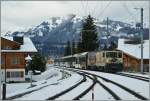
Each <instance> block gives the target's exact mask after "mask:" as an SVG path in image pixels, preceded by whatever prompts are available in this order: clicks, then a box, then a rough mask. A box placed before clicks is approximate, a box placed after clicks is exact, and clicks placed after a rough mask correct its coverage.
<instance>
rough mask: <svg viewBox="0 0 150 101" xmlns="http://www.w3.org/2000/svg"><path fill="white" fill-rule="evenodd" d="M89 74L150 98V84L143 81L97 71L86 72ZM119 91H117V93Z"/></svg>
mask: <svg viewBox="0 0 150 101" xmlns="http://www.w3.org/2000/svg"><path fill="white" fill-rule="evenodd" d="M86 72H89V73H93V74H96V75H99V76H102V77H104V78H107V79H110V80H112V81H114V82H117V83H119V84H121V85H123V86H125V87H127V88H130V89H131V90H133V91H135V92H137V93H139V94H141V95H143V96H145V97H147V98H149V83H148V82H144V81H141V80H137V79H133V78H129V77H125V76H119V75H115V74H110V73H103V72H96V71H86ZM117 90H119V89H116V92H117Z"/></svg>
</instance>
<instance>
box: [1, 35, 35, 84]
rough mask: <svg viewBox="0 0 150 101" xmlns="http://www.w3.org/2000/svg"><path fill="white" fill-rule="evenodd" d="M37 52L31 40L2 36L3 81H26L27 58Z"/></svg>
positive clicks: (21, 37)
mask: <svg viewBox="0 0 150 101" xmlns="http://www.w3.org/2000/svg"><path fill="white" fill-rule="evenodd" d="M35 52H37V50H36V48H35V46H34V44H33V43H32V41H31V39H30V38H28V37H23V36H13V37H12V36H1V69H2V81H4V79H5V69H6V81H7V82H8V81H25V67H26V61H25V57H27V56H28V55H32V54H33V53H35Z"/></svg>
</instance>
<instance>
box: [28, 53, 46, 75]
mask: <svg viewBox="0 0 150 101" xmlns="http://www.w3.org/2000/svg"><path fill="white" fill-rule="evenodd" d="M45 69H46V60H45V58H44V56H42V55H41V54H39V53H36V54H34V55H33V56H32V61H31V62H30V64H29V70H32V71H33V73H35V70H39V71H41V72H44V71H45Z"/></svg>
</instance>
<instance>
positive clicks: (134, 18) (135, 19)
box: [121, 2, 137, 22]
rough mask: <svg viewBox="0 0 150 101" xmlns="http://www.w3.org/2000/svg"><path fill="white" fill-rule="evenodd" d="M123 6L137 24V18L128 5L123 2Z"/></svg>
mask: <svg viewBox="0 0 150 101" xmlns="http://www.w3.org/2000/svg"><path fill="white" fill-rule="evenodd" d="M121 4H122V5H123V7H124V8H125V10H126V11H127V13H128V14H129V16H130V17H131V19H132V20H134V21H135V22H137V18H136V17H135V16H134V15H133V14H132V13H131V12H130V10H129V8H128V7H127V5H126V4H125V3H124V2H123V3H122V2H121Z"/></svg>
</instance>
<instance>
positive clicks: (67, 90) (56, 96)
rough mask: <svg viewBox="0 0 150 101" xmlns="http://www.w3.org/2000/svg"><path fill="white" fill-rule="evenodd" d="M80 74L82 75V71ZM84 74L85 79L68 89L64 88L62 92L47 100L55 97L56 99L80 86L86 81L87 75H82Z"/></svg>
mask: <svg viewBox="0 0 150 101" xmlns="http://www.w3.org/2000/svg"><path fill="white" fill-rule="evenodd" d="M78 74H80V75H82V73H78ZM82 76H83V79H82V80H81V81H80V82H78V83H77V84H75V85H73V86H72V87H70V88H68V89H66V90H64V91H62V92H60V93H58V94H56V95H54V96H51V97H49V98H47V99H46V100H54V99H56V98H58V97H60V96H62V95H64V94H66V93H68V92H69V91H71V90H73V89H74V88H76V87H77V86H79V85H80V84H82V83H83V82H85V81H86V77H85V76H84V75H82Z"/></svg>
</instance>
